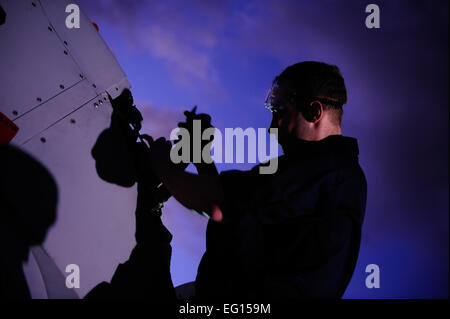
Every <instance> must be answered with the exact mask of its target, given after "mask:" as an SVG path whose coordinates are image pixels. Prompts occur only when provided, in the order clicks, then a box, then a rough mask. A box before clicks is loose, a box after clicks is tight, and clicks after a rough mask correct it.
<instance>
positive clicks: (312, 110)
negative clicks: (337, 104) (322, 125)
mask: <svg viewBox="0 0 450 319" xmlns="http://www.w3.org/2000/svg"><path fill="white" fill-rule="evenodd" d="M303 116H304V117H305V119H306V120H307V121H308V122H311V123H313V124H316V123H317V122H319V121H320V120H321V119H322V117H323V105H322V103H321V102H319V101H312V102H311V103H310V104H309V105H308V106H307V107H306V108H305V110H304V111H303Z"/></svg>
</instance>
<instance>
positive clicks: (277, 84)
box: [265, 61, 347, 146]
mask: <svg viewBox="0 0 450 319" xmlns="http://www.w3.org/2000/svg"><path fill="white" fill-rule="evenodd" d="M346 102H347V91H346V88H345V84H344V79H343V77H342V75H341V73H340V71H339V69H338V67H337V66H335V65H329V64H326V63H322V62H313V61H311V62H310V61H308V62H300V63H297V64H294V65H291V66H289V67H288V68H286V69H285V70H284V71H283V72H282V73H281V74H280V75H278V76H277V77H276V78H275V79H274V81H273V84H272V88H271V90H270V92H269V94H268V96H267V99H266V101H265V105H266V107H267V108H269V109H270V110H271V111H272V114H273V118H272V123H271V125H270V127H272V128H277V129H278V134H279V136H278V140H279V143H280V144H281V146H284V145H283V144H286V143H288V141H289V140H291V139H304V140H311V141H315V140H321V139H323V138H325V137H327V136H329V135H334V134H341V119H342V114H343V110H342V106H343V105H344V104H345V103H346Z"/></svg>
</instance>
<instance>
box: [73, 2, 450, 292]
mask: <svg viewBox="0 0 450 319" xmlns="http://www.w3.org/2000/svg"><path fill="white" fill-rule="evenodd" d="M78 3H79V4H80V6H81V9H82V10H83V11H84V12H85V13H86V14H87V15H88V17H89V18H90V19H91V20H92V21H94V22H96V23H97V24H98V25H99V27H100V33H101V35H102V36H103V38H104V39H105V41H106V43H107V44H108V45H109V46H110V48H111V49H112V51H113V52H114V53H115V55H116V57H117V59H118V61H119V63H120V64H121V66H122V68H123V69H124V71H125V73H126V74H127V76H128V79H129V80H130V82H131V84H132V92H133V95H134V97H135V101H136V104H137V105H138V107H139V108H140V109H141V110H142V112H143V115H144V118H145V121H144V129H143V130H144V131H145V132H148V133H149V134H151V135H154V136H157V135H165V136H168V134H169V132H170V130H171V129H172V128H174V127H175V126H176V123H177V122H178V121H180V120H181V119H182V118H183V115H182V111H183V110H185V109H188V108H191V107H192V106H193V105H198V106H199V108H198V110H199V111H200V112H206V113H209V114H210V115H211V116H212V118H213V124H214V125H215V126H216V127H218V128H219V129H221V130H223V129H224V128H225V127H242V128H247V127H254V128H258V127H268V125H269V122H270V113H269V112H268V111H266V110H265V109H264V106H263V99H264V97H265V95H266V93H267V90H268V88H269V87H270V83H271V81H272V79H273V78H274V76H276V75H278V74H279V73H280V72H281V71H282V70H283V69H284V68H285V67H287V66H288V65H290V64H293V63H295V62H299V61H303V60H317V61H324V62H328V63H332V64H336V65H337V66H339V68H340V69H341V71H342V74H343V76H344V79H345V82H346V85H347V90H348V104H347V105H346V106H345V107H344V110H345V115H344V120H343V133H344V135H347V136H353V137H356V138H358V141H359V146H360V162H361V166H362V167H363V169H364V171H365V173H366V176H367V180H368V202H367V210H366V219H365V224H364V227H363V238H362V243H361V252H360V258H359V261H358V264H357V267H356V270H355V275H354V277H353V280H352V282H351V284H350V286H349V288H348V290H347V292H346V294H345V297H347V298H395V297H399V298H408V297H411V298H416V297H425V298H429V297H446V298H448V269H449V264H448V256H449V255H448V251H449V250H448V249H449V247H448V246H449V235H448V226H449V220H448V216H449V206H448V203H449V199H448V194H449V175H448V150H449V144H448V115H449V114H448V107H449V103H448V102H449V101H448V84H449V83H448V67H449V65H448V53H449V52H448V51H449V50H448V1H438V0H436V1H429V2H427V1H420V2H419V1H376V2H374V3H376V4H378V5H379V7H380V12H381V28H380V29H378V30H375V29H367V28H366V27H365V24H364V21H365V18H366V15H367V14H366V13H365V6H366V5H367V4H368V3H371V2H367V3H366V2H361V1H345V2H344V1H324V0H321V1H314V2H313V1H275V0H274V1H245V2H244V1H206V0H205V1H134V0H133V1H125V0H118V1H112V0H111V1H107V0H95V1H91V0H78ZM251 166H252V165H251V164H240V165H230V164H219V165H218V168H219V170H226V169H231V168H239V169H247V168H249V167H251ZM186 214H192V213H191V212H188V211H186V210H185V209H184V208H183V207H181V206H180V205H179V204H177V203H175V202H174V201H171V202H170V203H169V205H167V209H166V210H165V212H164V218H165V222H166V224H167V225H168V227H169V229H170V230H171V231H172V233H173V235H174V241H173V248H174V252H173V254H174V257H173V259H172V276H173V280H174V283H175V284H181V283H184V282H186V281H191V280H193V279H194V278H195V272H196V267H197V263H198V261H199V258H200V257H201V254H202V252H203V249H204V240H205V239H204V235H205V234H204V231H205V224H206V220H205V219H203V218H202V217H195V218H190V219H189V220H188V221H187V220H185V219H184V218H183V217H184V216H185V215H186ZM187 222H188V223H189V224H188V225H186V229H188V230H190V231H189V232H188V230H186V232H188V233H189V236H185V235H186V233H185V234H183V225H184V223H187ZM192 230H194V231H192ZM177 236H178V237H177ZM181 237H189V238H190V239H189V240H183V241H181V240H179V239H177V238H181ZM371 263H375V264H378V265H379V267H380V271H381V288H380V289H372V290H369V289H367V288H366V287H365V284H364V282H365V277H366V274H365V267H366V265H367V264H371Z"/></svg>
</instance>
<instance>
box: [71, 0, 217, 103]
mask: <svg viewBox="0 0 450 319" xmlns="http://www.w3.org/2000/svg"><path fill="white" fill-rule="evenodd" d="M79 3H80V5H81V8H82V9H83V10H84V11H85V12H86V13H87V15H88V16H89V17H91V19H93V20H96V19H97V20H101V21H104V22H106V23H108V24H109V25H111V26H112V27H115V28H117V29H118V30H120V35H121V36H122V37H123V41H124V43H127V44H128V46H130V47H131V48H132V50H135V51H147V52H149V53H150V54H151V56H152V57H153V58H154V59H156V60H159V61H162V63H163V64H164V65H165V67H166V68H167V70H168V71H169V73H170V74H171V75H172V78H173V79H174V81H175V82H176V83H178V84H179V85H181V86H182V87H185V88H188V89H189V88H193V87H195V86H203V87H204V88H206V89H207V90H209V91H210V92H211V93H213V94H214V93H218V92H222V93H223V89H222V88H221V84H220V83H219V80H218V76H217V70H216V69H215V67H214V64H213V55H214V50H215V49H217V46H218V44H219V42H220V41H219V39H218V35H217V34H218V30H219V29H220V27H221V26H222V25H223V17H222V15H223V14H224V10H223V9H224V8H223V7H222V6H220V5H217V4H211V3H209V2H208V1H195V2H193V3H189V4H186V3H185V2H183V1H171V2H170V3H169V2H167V1H152V2H145V1H126V0H118V1H106V0H103V1H99V2H95V1H86V0H80V1H79Z"/></svg>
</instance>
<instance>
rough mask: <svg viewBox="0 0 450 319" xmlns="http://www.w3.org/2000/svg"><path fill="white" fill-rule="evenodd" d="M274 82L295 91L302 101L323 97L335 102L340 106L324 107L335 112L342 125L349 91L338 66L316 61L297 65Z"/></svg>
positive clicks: (288, 68)
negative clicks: (344, 106)
mask: <svg viewBox="0 0 450 319" xmlns="http://www.w3.org/2000/svg"><path fill="white" fill-rule="evenodd" d="M274 82H276V83H278V84H279V85H282V86H283V87H286V88H288V89H291V90H293V91H294V92H295V94H296V96H298V97H299V98H300V100H305V99H306V100H311V99H314V98H318V97H321V98H326V99H330V100H332V101H335V102H336V104H337V105H338V106H336V105H329V104H326V103H323V106H324V108H325V109H326V110H333V112H334V113H335V114H336V116H335V119H336V122H337V124H339V125H340V124H341V121H342V115H343V109H342V106H343V105H344V104H345V103H347V90H346V88H345V83H344V78H343V77H342V74H341V72H340V70H339V68H338V67H337V66H336V65H330V64H327V63H323V62H315V61H305V62H300V63H296V64H293V65H291V66H289V67H287V68H286V69H285V70H284V71H283V72H281V74H280V75H278V76H277V77H275V79H274Z"/></svg>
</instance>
